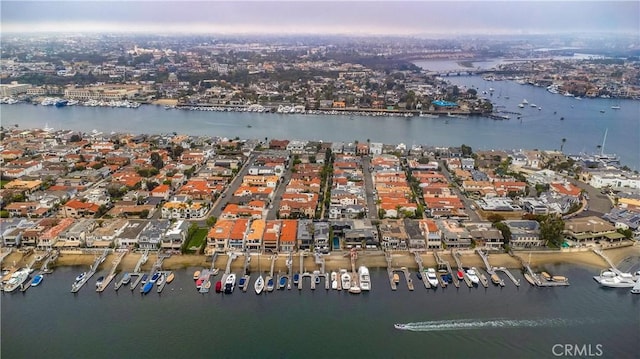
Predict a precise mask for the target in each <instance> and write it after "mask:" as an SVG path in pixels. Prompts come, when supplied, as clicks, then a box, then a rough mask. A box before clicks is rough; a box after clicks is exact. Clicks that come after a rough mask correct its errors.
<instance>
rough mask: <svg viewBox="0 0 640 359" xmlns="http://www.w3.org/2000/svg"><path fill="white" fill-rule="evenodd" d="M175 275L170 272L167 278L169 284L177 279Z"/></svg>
mask: <svg viewBox="0 0 640 359" xmlns="http://www.w3.org/2000/svg"><path fill="white" fill-rule="evenodd" d="M175 277H176V276H175V274H173V272H170V273H169V275H168V276H167V284H169V283H171V282H173V279H174V278H175Z"/></svg>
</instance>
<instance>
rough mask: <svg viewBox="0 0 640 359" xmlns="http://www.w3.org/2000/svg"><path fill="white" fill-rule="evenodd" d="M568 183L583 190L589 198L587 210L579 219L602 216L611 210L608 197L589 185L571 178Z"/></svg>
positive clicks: (611, 206) (611, 205)
mask: <svg viewBox="0 0 640 359" xmlns="http://www.w3.org/2000/svg"><path fill="white" fill-rule="evenodd" d="M569 181H570V182H571V184H573V185H576V186H578V187H579V188H580V189H583V190H585V191H586V192H587V195H588V196H589V200H588V203H589V209H588V210H586V211H583V212H582V213H581V214H580V215H579V216H580V217H584V216H590V215H591V216H593V215H595V216H598V217H600V216H602V215H603V214H605V213H608V212H609V211H610V210H611V208H613V204H612V203H611V200H610V199H609V197H608V196H607V195H604V194H602V193H600V190H599V189H597V188H595V187H592V186H591V185H589V184H587V183H584V182H580V181H577V180H575V179H573V178H569Z"/></svg>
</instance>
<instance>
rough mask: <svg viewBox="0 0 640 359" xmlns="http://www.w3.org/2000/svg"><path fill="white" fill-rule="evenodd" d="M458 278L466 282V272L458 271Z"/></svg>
mask: <svg viewBox="0 0 640 359" xmlns="http://www.w3.org/2000/svg"><path fill="white" fill-rule="evenodd" d="M456 276H457V277H458V280H464V271H463V270H462V269H458V271H457V272H456Z"/></svg>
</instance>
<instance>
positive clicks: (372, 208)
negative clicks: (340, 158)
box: [362, 156, 378, 219]
mask: <svg viewBox="0 0 640 359" xmlns="http://www.w3.org/2000/svg"><path fill="white" fill-rule="evenodd" d="M369 167H371V158H370V157H369V156H363V157H362V173H363V175H364V189H365V194H366V196H367V208H368V209H369V215H368V216H367V217H368V218H370V219H378V209H377V207H376V199H377V196H375V195H374V194H373V190H374V188H373V179H372V178H371V171H369Z"/></svg>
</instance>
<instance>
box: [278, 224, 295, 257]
mask: <svg viewBox="0 0 640 359" xmlns="http://www.w3.org/2000/svg"><path fill="white" fill-rule="evenodd" d="M297 234H298V221H296V220H293V219H285V220H283V221H282V229H281V230H280V243H279V251H280V252H293V251H295V250H296V244H297V243H296V241H297Z"/></svg>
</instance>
